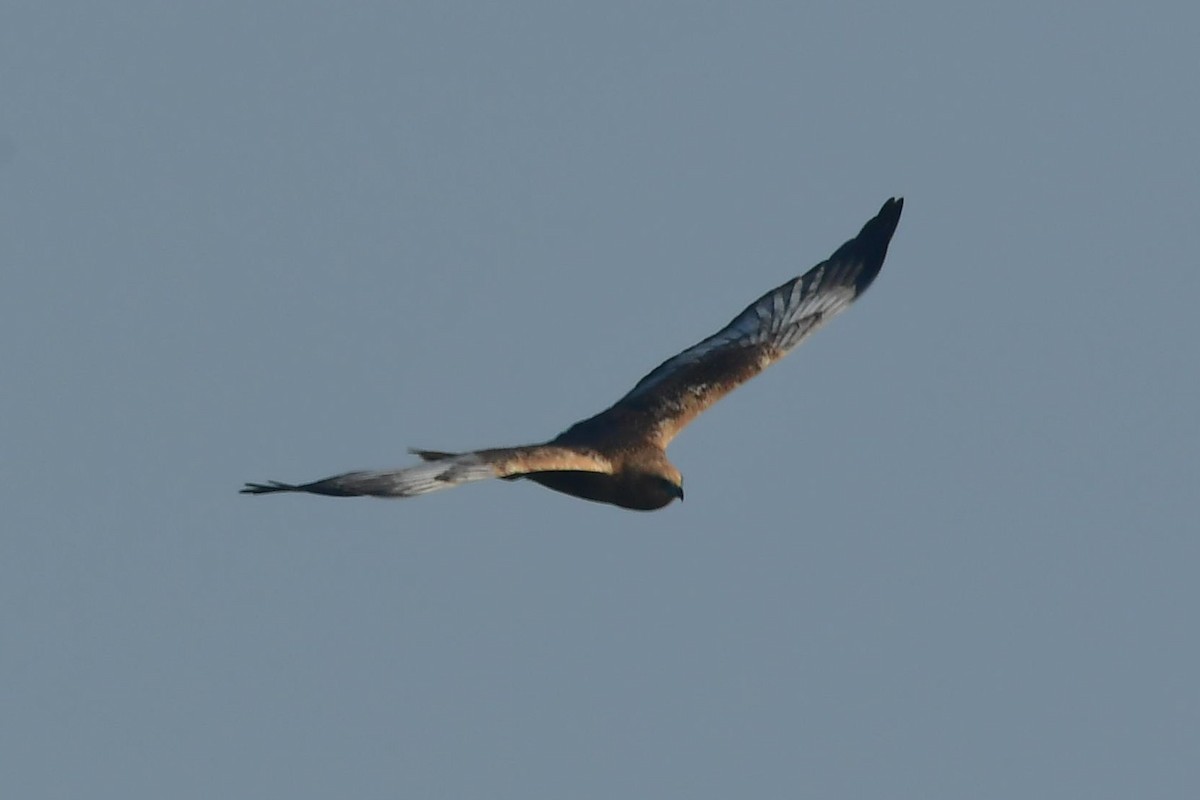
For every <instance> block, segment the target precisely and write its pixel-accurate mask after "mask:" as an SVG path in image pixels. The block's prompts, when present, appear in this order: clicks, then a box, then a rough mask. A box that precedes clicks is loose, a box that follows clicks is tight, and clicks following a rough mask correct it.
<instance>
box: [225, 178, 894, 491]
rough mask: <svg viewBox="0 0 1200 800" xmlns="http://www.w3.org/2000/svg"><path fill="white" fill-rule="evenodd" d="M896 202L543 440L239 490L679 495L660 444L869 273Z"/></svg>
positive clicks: (844, 298) (879, 260)
mask: <svg viewBox="0 0 1200 800" xmlns="http://www.w3.org/2000/svg"><path fill="white" fill-rule="evenodd" d="M903 207H904V201H903V200H902V199H899V198H892V199H891V200H888V201H887V202H886V203H884V204H883V208H881V209H880V210H879V214H877V215H876V216H875V218H874V219H872V220H870V221H869V222H867V224H866V225H864V226H863V229H862V230H861V231H860V232H859V234H858V236H855V237H854V238H853V239H851V240H850V241H848V242H846V243H845V244H844V245H842V246H841V247H839V248H838V249H837V251H836V252H834V254H833V255H832V256H830V257H829V259H828V260H827V261H823V262H822V263H820V264H818V265H817V266H815V267H813V268H812V269H810V270H809V271H808V272H806V273H804V274H803V275H801V276H800V277H798V278H793V279H792V280H790V281H788V282H787V283H785V284H783V285H782V286H780V287H779V288H778V289H774V290H772V291H770V292H767V293H766V294H765V295H763V296H762V297H760V298H759V299H758V300H755V301H754V302H753V303H751V304H750V306H749V307H748V308H747V309H746V310H745V311H743V312H742V313H740V314H738V315H737V316H736V317H734V319H733V321H732V322H730V323H729V324H728V325H726V326H725V327H724V328H722V329H721V330H719V331H717V332H716V333H714V334H713V335H712V336H710V337H708V338H707V339H705V340H704V341H702V342H700V343H699V344H697V345H694V346H692V347H689V348H688V349H687V350H684V351H683V352H682V353H680V354H679V355H677V356H674V357H672V358H669V359H667V360H666V361H664V362H663V363H662V364H660V365H658V367H656V368H655V369H654V370H653V371H652V372H651V373H650V374H649V375H647V376H646V377H644V378H642V379H641V380H640V381H638V383H637V385H636V386H634V387H633V389H631V390H630V391H629V393H628V394H626V395H625V396H624V397H622V398H621V399H620V400H618V401H617V402H616V403H615V404H613V406H612V407H611V408H609V409H607V410H605V411H601V412H600V413H599V414H597V415H596V416H594V417H591V418H589V419H585V420H583V421H582V422H577V423H575V424H574V425H572V426H571V427H570V428H568V429H567V430H566V431H564V432H563V433H560V434H559V435H558V436H556V437H555V438H553V439H551V440H550V441H548V442H545V443H544V444H532V445H525V446H523V447H503V448H498V449H493V450H476V451H474V452H470V453H443V452H439V451H434V450H413V451H411V452H412V453H414V454H415V455H417V456H420V457H421V459H422V461H423V463H421V464H417V465H416V466H412V467H407V468H404V469H389V470H379V471H364V472H347V473H345V474H342V475H334V476H333V477H331V478H324V479H322V480H319V481H313V482H312V483H302V484H290V483H279V482H278V481H271V482H269V483H265V484H263V483H247V484H246V486H245V488H243V489H242V492H243V493H244V494H269V493H272V492H308V493H310V494H325V495H333V496H335V497H354V496H360V495H370V496H372V497H412V496H413V495H418V494H425V493H427V492H436V491H438V490H440V489H450V488H452V487H455V486H459V485H460V484H464V483H470V482H471V481H480V480H484V479H486V478H503V479H505V480H517V479H519V478H525V479H527V480H531V481H533V482H534V483H540V484H541V485H542V486H545V487H547V488H549V489H554V490H555V491H558V492H563V493H564V494H569V495H574V496H575V497H582V498H583V499H585V500H594V501H596V502H599V503H611V504H613V505H615V506H620V507H621V508H632V509H636V510H639V511H653V510H655V509H659V508H662V507H663V506H665V505H667V504H668V503H670V502H671V501H672V500H674V499H676V498H679V499H680V500H682V499H683V478H682V476H681V475H680V474H679V470H678V469H676V468H675V466H674V465H673V464H672V463H671V462H670V461H668V460H667V453H666V450H667V445H668V444H670V442H671V440H672V439H674V438H675V435H676V434H677V433H679V431H681V430H683V427H684V426H685V425H687V424H688V423H689V422H691V421H692V420H693V419H695V418H696V416H697V415H698V414H699V413H700V412H702V411H704V410H705V409H706V408H708V407H709V406H711V405H712V404H713V403H715V402H717V401H718V400H720V399H721V398H722V397H724V396H725V395H726V394H727V393H729V392H730V391H732V390H733V389H735V388H737V387H738V386H739V385H741V384H742V383H744V382H745V381H748V380H749V379H750V378H753V377H754V376H755V375H757V374H758V373H760V372H762V371H763V370H764V369H766V367H767V366H769V365H770V364H773V363H774V362H776V361H778V360H779V359H780V358H782V357H783V356H784V355H786V354H787V353H788V352H789V351H790V350H791V349H792V348H793V347H795V346H796V345H798V344H800V342H802V341H804V340H805V339H806V338H807V337H808V335H809V334H811V333H812V332H813V331H815V330H816V329H817V328H819V327H820V326H821V325H822V324H824V323H825V322H826V321H828V320H829V319H830V318H831V317H833V316H834V315H835V314H837V313H838V312H840V311H842V310H843V309H845V308H846V307H847V306H849V305H850V304H851V303H852V302H854V300H855V299H856V298H857V297H858V296H859V295H860V294H862V293H863V292H864V291H865V290H866V288H867V287H868V286H870V285H871V281H873V280H875V276H876V275H878V274H879V270H880V268H881V267H882V266H883V259H884V257H885V256H886V255H887V249H888V242H890V241H891V239H892V234H893V233H894V232H895V230H896V225H897V223H899V221H900V211H901V209H902V208H903Z"/></svg>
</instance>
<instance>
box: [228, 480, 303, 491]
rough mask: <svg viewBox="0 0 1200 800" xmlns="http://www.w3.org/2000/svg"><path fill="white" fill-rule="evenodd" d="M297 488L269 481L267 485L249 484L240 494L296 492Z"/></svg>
mask: <svg viewBox="0 0 1200 800" xmlns="http://www.w3.org/2000/svg"><path fill="white" fill-rule="evenodd" d="M296 489H297V487H296V486H293V485H292V484H290V483H280V482H279V481H268V482H266V483H247V484H246V485H245V486H243V487H242V488H241V489H240V490H239V491H238V494H271V493H272V492H294V491H296Z"/></svg>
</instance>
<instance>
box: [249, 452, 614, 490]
mask: <svg viewBox="0 0 1200 800" xmlns="http://www.w3.org/2000/svg"><path fill="white" fill-rule="evenodd" d="M413 452H415V453H416V454H417V455H419V456H421V458H422V459H424V460H425V463H423V464H418V465H416V466H413V467H407V468H404V469H389V470H375V471H360V472H347V473H344V474H342V475H334V476H333V477H330V478H324V479H322V480H319V481H313V482H312V483H302V484H291V483H280V482H279V481H269V482H268V483H247V484H246V485H245V487H244V488H243V489H242V490H241V493H242V494H269V493H272V492H307V493H309V494H324V495H332V496H334V497H358V496H363V495H368V496H371V497H414V496H416V495H419V494H428V493H429V492H436V491H439V490H441V489H452V488H454V487H455V486H461V485H462V484H464V483H471V482H473V481H481V480H486V479H488V478H517V477H520V476H522V475H527V474H529V473H532V472H551V471H559V470H566V471H571V472H602V473H608V474H611V473H612V469H613V468H612V464H611V463H610V462H609V461H608V460H607V459H605V458H603V457H601V456H599V455H597V454H595V453H592V452H589V451H581V450H575V449H572V448H568V447H557V446H553V445H533V446H530V447H506V448H500V449H496V450H479V451H476V452H474V453H461V454H453V453H442V452H437V451H428V450H416V451H413Z"/></svg>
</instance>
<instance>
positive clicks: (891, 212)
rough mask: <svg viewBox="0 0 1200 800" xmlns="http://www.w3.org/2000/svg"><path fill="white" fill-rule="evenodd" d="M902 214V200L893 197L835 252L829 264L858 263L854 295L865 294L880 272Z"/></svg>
mask: <svg viewBox="0 0 1200 800" xmlns="http://www.w3.org/2000/svg"><path fill="white" fill-rule="evenodd" d="M903 210H904V198H903V197H892V198H889V199H888V201H887V202H885V203H884V204H883V206H882V207H880V209H879V213H878V214H876V215H875V216H874V217H872V218H871V219H869V220H867V224H866V225H863V227H862V230H861V231H859V232H858V236H855V237H854V238H853V239H851V240H850V241H848V242H846V243H845V244H844V245H842V246H841V247H839V248H838V250H837V252H836V253H834V254H833V257H832V258H830V261H839V260H843V259H845V260H851V261H859V262H861V263H862V264H863V265H864V267H863V269H862V271H861V272H859V274H858V275H857V277H856V279H855V281H854V289H855V295H856V296H857V295H860V294H862V293H863V292H864V291H866V289H867V287H868V286H870V285H871V282H872V281H874V280H875V276H876V275H878V274H879V270H880V269H882V268H883V260H884V258H886V257H887V251H888V245H889V244H890V243H891V241H892V234H894V233H895V232H896V226H897V225H899V224H900V212H901V211H903Z"/></svg>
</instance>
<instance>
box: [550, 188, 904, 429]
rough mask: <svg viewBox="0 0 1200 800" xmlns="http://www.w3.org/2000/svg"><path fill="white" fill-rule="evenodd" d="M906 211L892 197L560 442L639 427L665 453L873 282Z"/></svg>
mask: <svg viewBox="0 0 1200 800" xmlns="http://www.w3.org/2000/svg"><path fill="white" fill-rule="evenodd" d="M903 207H904V200H903V199H900V198H892V199H891V200H888V201H887V202H886V203H884V204H883V208H881V209H880V210H879V214H877V215H876V216H875V218H874V219H872V220H870V221H869V222H867V224H866V225H864V226H863V229H862V230H861V231H860V232H859V234H858V236H856V237H854V238H853V239H851V240H850V241H848V242H846V243H845V244H844V245H842V246H841V247H839V248H838V249H837V251H836V252H835V253H834V254H833V255H832V256H830V257H829V259H828V260H827V261H824V262H822V263H820V264H818V265H817V266H815V267H813V268H812V269H810V270H809V271H808V272H806V273H804V274H803V275H801V276H800V277H798V278H794V279H792V280H790V281H788V282H787V283H785V284H783V285H782V286H780V287H779V288H777V289H775V290H773V291H770V292H767V293H766V294H765V295H763V296H762V297H760V298H759V299H758V300H755V301H754V302H753V303H751V304H750V306H749V307H748V308H746V310H745V311H743V312H742V313H741V314H738V315H737V316H736V317H734V319H733V321H732V322H730V323H729V324H728V325H726V326H725V327H724V328H722V329H721V330H720V331H718V332H717V333H715V334H713V335H712V336H710V337H708V338H707V339H705V340H704V341H702V342H700V343H699V344H696V345H694V346H692V347H689V348H688V349H687V350H684V351H683V352H682V353H680V354H679V355H677V356H675V357H673V358H670V359H667V360H666V361H664V362H663V363H662V364H660V365H659V366H658V367H657V368H655V369H654V370H653V371H652V372H651V373H650V374H649V375H647V376H646V377H644V378H642V379H641V380H640V381H638V383H637V385H636V386H634V387H633V389H632V390H630V392H629V393H628V394H626V395H625V396H624V397H622V398H621V399H620V400H618V401H617V403H616V404H615V405H613V406H612V407H611V408H609V409H608V410H607V411H604V412H602V413H601V414H598V415H597V416H595V417H592V418H591V419H589V420H584V421H583V422H581V423H578V424H577V425H576V426H574V427H573V428H571V429H570V430H568V431H567V432H566V433H564V434H563V436H562V437H561V439H562V440H566V441H570V440H571V439H572V438H575V437H578V438H580V439H583V440H586V439H587V438H588V436H589V435H590V434H592V433H593V432H600V431H603V432H605V433H606V434H610V432H611V431H613V430H619V429H625V430H628V429H629V428H630V427H632V428H635V429H637V432H638V435H639V436H643V437H647V438H649V439H651V440H652V441H654V442H655V443H656V444H657V445H658V446H659V447H663V448H665V447H666V446H667V444H668V443H669V442H670V441H671V439H672V438H674V437H675V435H676V434H677V433H679V431H680V430H682V429H683V427H684V426H685V425H687V424H688V423H689V422H691V421H692V420H693V419H695V418H696V416H697V415H698V414H700V413H701V412H702V411H704V410H705V409H706V408H708V407H709V406H711V405H712V404H713V403H715V402H717V401H718V400H720V399H721V398H722V397H724V396H725V395H726V394H728V393H729V392H730V391H732V390H733V389H735V388H737V387H738V386H739V385H740V384H742V383H744V382H745V381H747V380H749V379H750V378H753V377H754V376H755V375H757V374H758V373H759V372H762V370H764V369H765V368H766V367H768V366H769V365H771V364H772V363H774V362H775V361H777V360H778V359H780V358H781V357H783V356H784V355H786V354H787V353H788V351H790V350H791V349H792V348H793V347H795V346H796V345H798V344H800V342H802V341H804V339H805V338H807V337H808V335H809V334H811V333H812V332H813V331H815V330H816V329H817V328H818V327H820V325H821V324H823V323H824V322H826V321H828V320H829V319H830V318H831V317H833V316H834V315H835V314H837V313H838V312H840V311H842V310H843V309H845V308H846V307H847V306H848V305H850V304H851V303H852V302H854V300H855V298H857V297H858V296H859V295H861V294H862V293H863V292H864V291H865V290H866V288H867V287H868V286H870V285H871V281H873V280H874V279H875V276H876V275H878V274H879V270H880V268H881V267H882V266H883V259H884V257H885V256H886V255H887V248H888V243H889V242H890V241H891V239H892V234H893V233H894V232H895V230H896V225H897V223H899V221H900V211H901V209H902V208H903ZM610 435H611V434H610Z"/></svg>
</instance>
